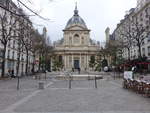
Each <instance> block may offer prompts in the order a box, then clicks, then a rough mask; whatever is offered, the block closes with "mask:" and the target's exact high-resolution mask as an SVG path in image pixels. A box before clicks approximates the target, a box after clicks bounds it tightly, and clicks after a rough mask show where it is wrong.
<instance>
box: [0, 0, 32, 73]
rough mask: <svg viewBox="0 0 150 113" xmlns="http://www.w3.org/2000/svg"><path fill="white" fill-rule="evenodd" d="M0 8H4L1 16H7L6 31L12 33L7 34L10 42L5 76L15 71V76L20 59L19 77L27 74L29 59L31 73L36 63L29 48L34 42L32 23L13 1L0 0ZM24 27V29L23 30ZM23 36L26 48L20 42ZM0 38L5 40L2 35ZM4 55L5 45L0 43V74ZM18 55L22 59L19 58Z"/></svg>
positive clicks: (0, 26)
mask: <svg viewBox="0 0 150 113" xmlns="http://www.w3.org/2000/svg"><path fill="white" fill-rule="evenodd" d="M0 6H2V7H3V8H2V7H0V16H2V17H4V14H5V17H4V18H5V21H3V24H4V26H5V30H6V31H7V32H10V34H7V36H10V37H9V38H7V39H8V42H7V46H6V54H5V74H6V75H7V73H8V72H10V71H13V72H14V74H15V73H16V71H17V61H18V59H20V65H19V75H23V74H25V72H26V65H27V59H28V72H31V70H32V66H33V63H34V58H33V54H32V52H31V49H30V48H29V46H32V40H31V37H32V36H31V31H32V30H33V26H32V22H31V21H30V20H29V18H28V17H27V16H26V15H25V13H24V12H23V10H22V9H20V8H18V7H17V6H16V5H15V4H14V3H13V2H12V0H0ZM7 9H9V10H7ZM19 15H22V16H19ZM12 24H14V25H12ZM6 25H8V27H6ZM11 25H12V26H11ZM23 26H24V28H22V27H23ZM0 29H2V25H1V23H0ZM10 29H11V30H10ZM20 30H22V31H20ZM0 31H1V30H0ZM2 33H3V32H2V31H1V32H0V34H2ZM21 36H23V40H24V45H26V46H24V45H23V44H21V43H20V42H19V39H20V38H21ZM0 38H1V39H3V37H2V35H0ZM19 47H20V49H19ZM26 47H27V49H28V55H27V51H26ZM3 54H4V45H3V44H2V42H0V72H1V71H2V62H3V59H2V56H3ZM18 55H19V56H20V57H18Z"/></svg>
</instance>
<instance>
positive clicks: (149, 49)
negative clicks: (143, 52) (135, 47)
mask: <svg viewBox="0 0 150 113" xmlns="http://www.w3.org/2000/svg"><path fill="white" fill-rule="evenodd" d="M148 56H150V46H148Z"/></svg>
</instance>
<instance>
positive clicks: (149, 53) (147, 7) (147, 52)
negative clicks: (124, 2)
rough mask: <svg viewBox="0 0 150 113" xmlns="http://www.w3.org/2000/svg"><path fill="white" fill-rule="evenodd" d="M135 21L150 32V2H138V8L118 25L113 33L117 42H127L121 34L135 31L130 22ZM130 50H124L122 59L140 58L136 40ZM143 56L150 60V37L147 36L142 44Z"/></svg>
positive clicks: (141, 0) (148, 0) (131, 10)
mask: <svg viewBox="0 0 150 113" xmlns="http://www.w3.org/2000/svg"><path fill="white" fill-rule="evenodd" d="M131 20H133V21H134V22H137V23H138V25H140V26H143V28H145V29H146V30H147V31H148V32H150V0H138V1H137V7H136V8H132V9H130V10H129V12H128V13H127V14H126V15H125V17H124V19H122V20H121V21H120V23H119V24H118V25H117V28H116V29H115V30H114V32H113V34H112V35H113V36H114V37H115V40H116V41H118V42H120V44H121V42H124V43H125V42H127V40H128V39H127V38H126V37H125V36H123V35H121V33H120V31H121V32H125V31H126V30H128V31H129V30H130V29H133V26H134V25H133V24H132V23H130V21H131ZM128 46H129V47H130V48H129V49H127V48H125V49H123V50H122V51H123V54H122V57H123V58H124V59H126V60H127V59H136V58H138V56H139V48H138V47H137V45H136V43H134V40H132V45H131V46H130V45H128ZM141 51H142V56H143V57H147V58H148V59H150V35H149V36H145V39H144V40H143V42H142V46H141Z"/></svg>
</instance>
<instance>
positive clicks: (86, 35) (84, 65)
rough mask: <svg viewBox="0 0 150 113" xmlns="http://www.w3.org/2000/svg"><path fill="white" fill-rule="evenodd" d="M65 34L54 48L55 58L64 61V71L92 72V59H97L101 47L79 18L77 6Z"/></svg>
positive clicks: (64, 31)
mask: <svg viewBox="0 0 150 113" xmlns="http://www.w3.org/2000/svg"><path fill="white" fill-rule="evenodd" d="M63 33H64V34H63V38H62V39H61V40H60V41H57V42H56V43H55V47H54V54H55V56H58V58H59V59H62V61H63V70H66V71H69V70H72V69H79V68H80V70H81V71H86V70H90V66H89V61H90V59H91V57H94V58H95V59H96V58H97V54H98V51H99V49H100V47H99V44H97V43H96V42H94V41H93V40H92V39H91V38H90V30H89V29H88V27H87V26H86V23H85V22H84V20H83V19H82V18H81V17H80V16H79V13H78V9H77V6H76V8H75V10H74V15H73V17H72V18H71V19H69V21H68V22H67V25H66V27H65V29H64V30H63Z"/></svg>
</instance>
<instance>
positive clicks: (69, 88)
mask: <svg viewBox="0 0 150 113" xmlns="http://www.w3.org/2000/svg"><path fill="white" fill-rule="evenodd" d="M69 89H71V76H69Z"/></svg>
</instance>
